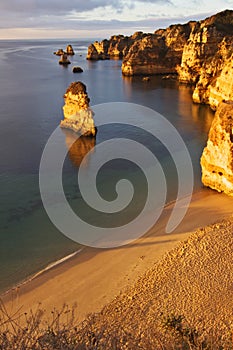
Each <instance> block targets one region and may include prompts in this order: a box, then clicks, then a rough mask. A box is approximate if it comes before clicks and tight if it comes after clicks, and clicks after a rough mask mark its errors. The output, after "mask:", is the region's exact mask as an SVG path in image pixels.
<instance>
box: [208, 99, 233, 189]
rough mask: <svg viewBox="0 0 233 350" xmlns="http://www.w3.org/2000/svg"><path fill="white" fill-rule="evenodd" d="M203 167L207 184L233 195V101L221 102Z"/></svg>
mask: <svg viewBox="0 0 233 350" xmlns="http://www.w3.org/2000/svg"><path fill="white" fill-rule="evenodd" d="M201 167H202V182H203V184H204V185H205V186H208V187H211V188H212V189H215V190H217V191H219V192H225V193H226V194H228V195H231V196H233V101H228V102H222V103H220V104H219V107H218V109H217V111H216V114H215V118H214V120H213V123H212V126H211V129H210V132H209V138H208V142H207V146H206V148H205V149H204V151H203V154H202V157H201Z"/></svg>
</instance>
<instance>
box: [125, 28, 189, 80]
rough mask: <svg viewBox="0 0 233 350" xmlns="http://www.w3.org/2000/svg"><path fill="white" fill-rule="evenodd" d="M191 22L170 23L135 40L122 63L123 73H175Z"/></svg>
mask: <svg viewBox="0 0 233 350" xmlns="http://www.w3.org/2000/svg"><path fill="white" fill-rule="evenodd" d="M192 26H193V23H192V22H189V23H187V24H185V25H180V24H178V25H172V26H170V27H169V28H167V29H165V30H163V29H160V30H157V31H156V32H155V33H154V34H147V35H145V36H144V37H143V38H138V39H137V40H135V42H134V43H133V45H132V46H131V47H130V48H129V50H128V53H127V55H126V56H125V57H124V60H123V63H122V73H123V74H124V75H141V74H144V75H148V74H169V73H171V74H172V73H176V72H177V66H178V65H179V64H181V58H182V53H183V48H184V45H185V43H186V42H187V40H188V38H189V34H190V32H191V29H192Z"/></svg>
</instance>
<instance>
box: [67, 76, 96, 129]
mask: <svg viewBox="0 0 233 350" xmlns="http://www.w3.org/2000/svg"><path fill="white" fill-rule="evenodd" d="M64 99H65V105H64V106H63V113H64V120H62V121H61V123H60V126H61V128H67V129H71V130H73V131H75V132H78V133H79V134H81V135H83V136H95V135H96V127H95V123H94V119H93V116H94V113H93V111H92V110H91V108H90V107H89V102H90V99H89V97H88V94H87V91H86V86H85V85H84V84H83V83H82V82H80V81H78V82H73V83H71V84H70V86H69V87H68V89H67V90H66V93H65V95H64Z"/></svg>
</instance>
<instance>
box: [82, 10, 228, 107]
mask: <svg viewBox="0 0 233 350" xmlns="http://www.w3.org/2000/svg"><path fill="white" fill-rule="evenodd" d="M109 58H123V63H122V73H123V74H124V75H127V76H132V75H151V74H166V75H168V74H169V75H170V74H178V76H179V81H180V82H182V83H187V84H191V85H193V86H194V92H193V100H194V102H196V103H207V104H210V106H211V108H212V109H216V108H217V106H218V104H219V103H220V102H221V101H223V100H228V99H233V64H232V60H233V11H232V10H225V11H222V12H220V13H218V14H216V15H214V16H211V17H208V18H206V19H205V20H202V21H198V22H195V21H191V22H189V23H187V24H184V25H180V24H177V25H172V26H170V27H168V28H167V29H159V30H157V31H155V32H154V33H153V34H145V33H142V32H136V33H135V34H133V35H131V36H129V37H124V36H123V35H115V36H112V37H111V38H110V39H109V40H106V39H105V40H103V41H101V42H97V41H96V42H95V43H93V44H91V45H90V46H89V49H88V55H87V59H92V60H98V59H109Z"/></svg>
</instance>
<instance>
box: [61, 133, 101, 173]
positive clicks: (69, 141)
mask: <svg viewBox="0 0 233 350" xmlns="http://www.w3.org/2000/svg"><path fill="white" fill-rule="evenodd" d="M62 131H63V133H64V134H65V138H66V147H67V149H68V155H69V158H70V160H71V162H72V164H73V165H74V166H75V167H79V166H80V164H81V162H82V161H83V160H84V162H83V166H87V165H88V159H89V158H88V157H86V158H85V156H86V155H87V153H88V152H94V147H95V144H96V139H95V137H85V136H81V137H79V138H78V139H77V134H75V133H74V132H73V131H71V130H67V129H62Z"/></svg>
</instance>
